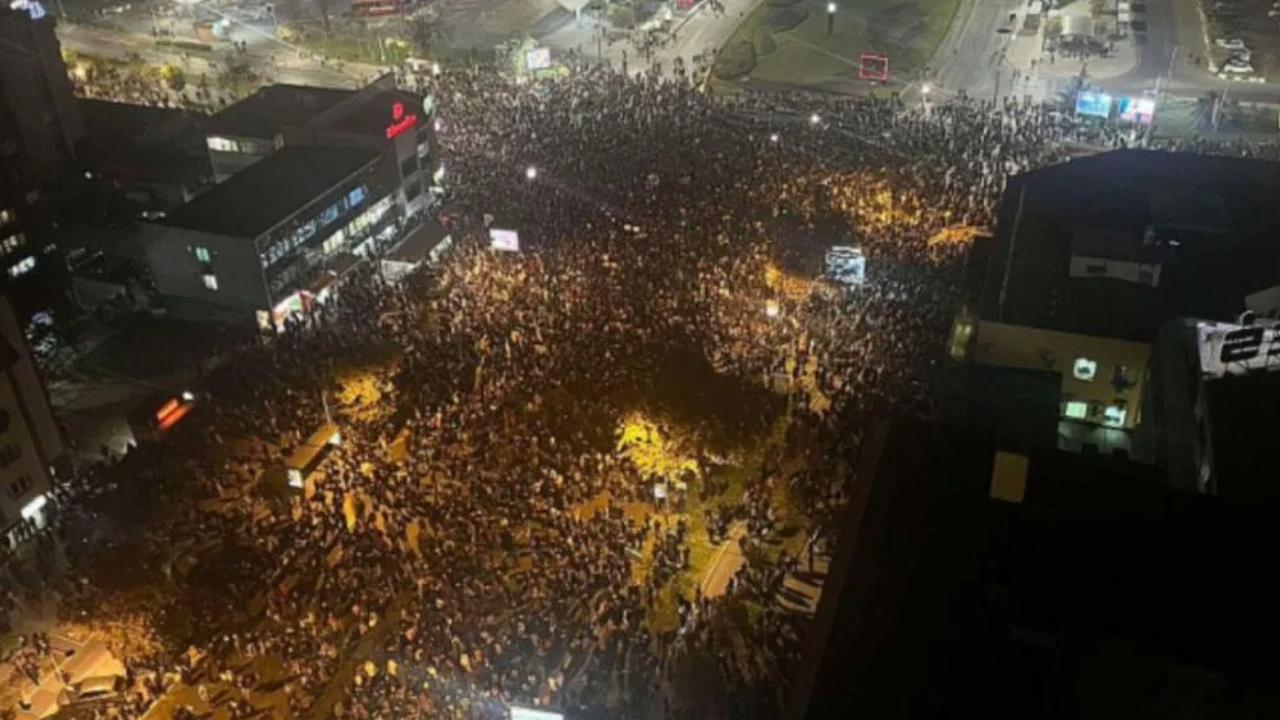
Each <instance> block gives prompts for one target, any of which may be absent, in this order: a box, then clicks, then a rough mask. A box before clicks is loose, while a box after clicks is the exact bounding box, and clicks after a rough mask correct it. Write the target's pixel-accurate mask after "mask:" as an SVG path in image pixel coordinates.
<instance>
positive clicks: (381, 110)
mask: <svg viewBox="0 0 1280 720" xmlns="http://www.w3.org/2000/svg"><path fill="white" fill-rule="evenodd" d="M396 104H399V105H400V106H401V108H402V109H403V112H404V114H403V115H402V117H408V116H411V115H416V116H417V117H418V121H417V123H416V124H415V126H414V128H413V130H411V131H410V132H416V131H418V130H421V129H422V128H424V127H426V125H427V122H428V119H427V117H426V114H425V113H424V112H423V110H422V97H421V96H420V95H414V94H413V93H408V92H404V91H403V90H382V91H379V92H366V93H365V96H364V97H362V98H361V99H360V101H359V102H352V103H351V104H350V106H344V107H343V108H342V109H341V110H340V111H337V113H339V114H335V115H333V116H330V117H325V118H321V119H320V120H319V121H317V123H316V124H317V125H321V126H323V127H329V128H333V129H334V130H340V131H343V132H349V133H353V134H356V135H371V136H374V137H381V138H385V137H386V132H387V127H388V126H390V125H392V124H393V123H394V122H395V120H394V119H393V110H394V108H395V106H396Z"/></svg>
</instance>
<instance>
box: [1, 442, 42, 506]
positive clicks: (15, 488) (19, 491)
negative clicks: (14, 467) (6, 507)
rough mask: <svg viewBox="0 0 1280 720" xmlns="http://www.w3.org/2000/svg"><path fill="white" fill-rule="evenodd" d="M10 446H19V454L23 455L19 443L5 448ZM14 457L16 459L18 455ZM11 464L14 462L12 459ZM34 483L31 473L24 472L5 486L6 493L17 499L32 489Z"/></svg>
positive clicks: (10, 497) (12, 498)
mask: <svg viewBox="0 0 1280 720" xmlns="http://www.w3.org/2000/svg"><path fill="white" fill-rule="evenodd" d="M10 448H17V454H18V455H22V448H20V447H18V446H17V445H10V446H9V447H7V448H5V450H8V449H10ZM14 459H15V460H16V459H17V457H16V456H15V457H14ZM9 464H12V461H10V463H9ZM6 467H7V465H6ZM34 484H35V483H33V482H32V481H31V476H30V475H27V474H23V475H22V476H20V477H19V478H18V479H17V480H14V481H13V482H11V483H9V487H8V488H5V492H6V494H8V496H9V499H11V500H17V499H18V498H20V497H22V496H23V495H26V494H27V492H28V491H29V490H31V486H32V485H34Z"/></svg>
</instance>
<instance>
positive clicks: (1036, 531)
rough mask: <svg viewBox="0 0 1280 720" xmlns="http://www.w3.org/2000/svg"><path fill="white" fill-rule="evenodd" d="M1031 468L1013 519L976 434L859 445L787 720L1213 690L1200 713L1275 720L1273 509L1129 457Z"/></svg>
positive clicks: (1022, 709) (1028, 709) (1150, 703)
mask: <svg viewBox="0 0 1280 720" xmlns="http://www.w3.org/2000/svg"><path fill="white" fill-rule="evenodd" d="M1026 457H1027V460H1028V468H1027V475H1026V483H1027V486H1026V493H1025V496H1024V498H1023V500H1022V502H1021V503H1012V502H1002V501H998V500H993V499H991V498H990V497H989V489H988V488H989V484H990V478H991V475H992V469H993V467H994V465H995V454H994V452H993V451H992V445H991V442H990V438H989V437H988V436H986V435H984V434H982V433H977V432H973V431H971V430H968V429H963V428H956V427H953V426H943V425H937V424H930V423H907V424H902V425H898V426H895V427H893V428H892V429H891V430H889V431H888V432H886V433H877V434H875V435H874V436H873V437H872V439H871V441H870V442H869V443H868V446H867V458H866V461H865V464H864V467H863V468H862V469H861V471H860V472H859V476H858V483H857V484H856V486H855V488H856V489H855V497H854V499H853V501H852V502H851V503H850V511H849V515H848V518H847V523H846V524H845V525H844V528H845V529H844V530H843V531H842V533H841V537H840V540H839V546H838V548H837V551H836V556H835V558H834V560H833V562H832V565H831V568H832V569H831V573H830V576H829V577H828V578H827V580H826V582H825V583H824V587H823V594H822V598H821V601H820V603H819V608H818V614H817V618H816V620H815V623H814V628H813V637H812V639H811V643H810V647H809V648H807V649H806V659H805V660H804V661H803V662H802V666H801V670H800V673H799V675H798V677H797V678H796V682H795V683H794V684H793V688H794V697H793V699H792V701H791V704H790V705H789V707H788V709H787V712H786V713H785V715H784V720H802V719H803V720H826V718H833V719H834V718H847V717H873V718H877V720H898V719H902V720H906V719H908V718H910V719H911V720H917V719H925V718H940V719H941V718H947V719H948V720H950V719H952V718H977V717H982V718H988V717H1000V718H1005V717H1008V718H1014V717H1017V718H1029V717H1035V718H1055V719H1058V720H1068V719H1074V718H1080V719H1081V720H1083V719H1085V718H1096V717H1107V716H1110V715H1111V714H1112V711H1114V709H1115V708H1116V707H1124V708H1125V709H1126V714H1132V715H1135V716H1143V717H1165V716H1167V714H1168V712H1169V708H1170V706H1171V705H1172V706H1184V705H1185V703H1186V702H1187V695H1186V693H1187V692H1188V691H1189V690H1195V687H1194V686H1195V684H1196V682H1198V681H1203V680H1204V678H1206V677H1210V678H1213V680H1214V682H1213V687H1214V692H1213V693H1212V697H1204V696H1203V694H1202V696H1200V697H1197V698H1196V700H1197V701H1199V702H1201V703H1203V704H1204V705H1205V706H1207V707H1202V708H1200V709H1201V710H1202V711H1205V710H1209V711H1221V710H1225V709H1227V708H1231V707H1253V708H1255V709H1257V708H1258V707H1259V706H1260V705H1259V703H1261V705H1263V706H1270V707H1272V708H1273V711H1272V712H1267V711H1259V713H1260V715H1259V716H1262V715H1270V714H1274V711H1275V710H1276V709H1277V705H1276V703H1275V700H1276V697H1275V692H1274V691H1273V690H1272V689H1271V684H1270V683H1271V681H1270V678H1271V677H1272V676H1273V673H1274V671H1275V670H1276V669H1277V667H1280V656H1277V655H1276V654H1275V652H1274V647H1275V643H1276V641H1277V640H1280V632H1277V630H1278V624H1277V622H1276V621H1275V618H1276V612H1275V607H1276V603H1277V602H1280V585H1277V584H1276V583H1275V582H1273V581H1272V579H1271V578H1270V576H1269V575H1268V574H1267V573H1265V572H1260V571H1259V569H1258V565H1257V558H1258V557H1259V556H1260V555H1259V554H1261V556H1262V557H1265V556H1267V555H1269V553H1270V551H1271V550H1272V549H1273V548H1276V547H1277V545H1278V544H1280V523H1277V522H1276V519H1277V513H1276V508H1275V507H1274V506H1263V505H1260V504H1235V503H1231V502H1230V501H1228V500H1225V499H1221V498H1211V497H1206V496H1201V495H1196V494H1192V493H1182V492H1178V491H1175V490H1172V489H1170V488H1168V487H1166V486H1165V485H1164V484H1163V478H1162V477H1161V475H1160V473H1159V471H1158V470H1156V469H1155V468H1152V467H1150V466H1144V465H1141V464H1138V463H1132V462H1129V461H1127V460H1123V459H1117V458H1112V457H1107V456H1089V455H1079V454H1070V453H1063V452H1059V451H1056V450H1042V451H1040V450H1037V451H1033V452H1031V453H1030V454H1028V455H1027V456H1026ZM1259 686H1261V690H1259V689H1258V687H1259ZM1268 694H1270V697H1268ZM1242 700H1243V703H1242ZM1224 705H1225V707H1224ZM1101 708H1106V710H1101ZM1187 716H1188V717H1210V716H1213V717H1218V716H1219V715H1218V714H1216V713H1214V712H1208V713H1204V712H1201V713H1193V714H1189V715H1187ZM1223 716H1225V715H1223Z"/></svg>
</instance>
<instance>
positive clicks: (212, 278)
mask: <svg viewBox="0 0 1280 720" xmlns="http://www.w3.org/2000/svg"><path fill="white" fill-rule="evenodd" d="M200 278H201V279H202V280H203V281H204V287H205V289H206V290H217V289H218V276H217V275H214V274H213V273H205V274H204V275H201V276H200Z"/></svg>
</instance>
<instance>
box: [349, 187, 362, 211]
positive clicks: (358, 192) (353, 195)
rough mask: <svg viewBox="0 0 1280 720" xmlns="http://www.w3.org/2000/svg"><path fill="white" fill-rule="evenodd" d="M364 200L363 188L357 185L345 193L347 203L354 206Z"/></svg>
mask: <svg viewBox="0 0 1280 720" xmlns="http://www.w3.org/2000/svg"><path fill="white" fill-rule="evenodd" d="M363 201H364V188H362V187H358V188H356V189H355V190H352V191H351V192H349V193H347V205H350V206H351V207H355V206H356V205H359V204H360V203H361V202H363Z"/></svg>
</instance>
